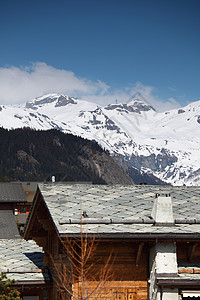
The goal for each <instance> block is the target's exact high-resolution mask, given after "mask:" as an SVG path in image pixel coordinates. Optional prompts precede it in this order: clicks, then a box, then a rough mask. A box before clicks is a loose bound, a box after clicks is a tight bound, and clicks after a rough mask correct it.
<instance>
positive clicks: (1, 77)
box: [0, 63, 109, 104]
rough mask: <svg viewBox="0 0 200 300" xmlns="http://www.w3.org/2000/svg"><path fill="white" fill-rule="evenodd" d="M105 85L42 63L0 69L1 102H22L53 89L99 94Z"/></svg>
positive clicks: (73, 92) (104, 88)
mask: <svg viewBox="0 0 200 300" xmlns="http://www.w3.org/2000/svg"><path fill="white" fill-rule="evenodd" d="M108 88H109V87H108V86H107V85H106V84H105V83H104V82H101V81H97V82H92V81H90V80H87V79H84V78H78V77H77V76H75V74H74V73H73V72H71V71H67V70H61V69H56V68H54V67H52V66H49V65H47V64H45V63H34V64H32V65H31V66H30V67H25V68H17V67H13V66H12V67H8V68H0V103H1V104H13V103H23V102H25V101H27V100H30V99H32V98H35V97H38V96H42V95H44V94H47V93H54V92H55V93H63V94H66V95H70V96H80V95H88V94H89V95H90V94H102V93H104V92H105V91H107V89H108Z"/></svg>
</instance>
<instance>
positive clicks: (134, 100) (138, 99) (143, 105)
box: [127, 92, 155, 113]
mask: <svg viewBox="0 0 200 300" xmlns="http://www.w3.org/2000/svg"><path fill="white" fill-rule="evenodd" d="M127 105H128V106H131V107H133V108H134V109H135V112H138V113H140V112H141V111H150V110H153V111H155V108H154V107H153V106H152V105H150V104H149V102H148V101H147V99H146V98H145V97H144V96H143V95H142V94H141V93H140V92H136V93H135V94H134V95H133V96H132V97H131V98H130V99H129V101H128V103H127Z"/></svg>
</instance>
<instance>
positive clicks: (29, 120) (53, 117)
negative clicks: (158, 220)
mask: <svg viewBox="0 0 200 300" xmlns="http://www.w3.org/2000/svg"><path fill="white" fill-rule="evenodd" d="M0 126H2V127H4V128H9V129H10V128H18V127H24V126H26V127H27V126H28V127H31V128H35V129H42V130H46V129H50V128H57V129H59V130H61V131H63V132H68V133H73V134H75V135H79V136H82V137H85V138H88V139H95V140H96V141H98V142H99V143H100V144H101V145H102V146H103V147H104V148H106V149H108V150H109V151H110V153H111V154H112V155H114V156H120V157H123V158H124V159H125V160H126V161H127V162H128V163H129V164H131V165H132V166H133V167H134V168H137V169H139V170H142V171H144V172H148V173H153V174H154V175H155V176H157V177H158V178H160V179H161V180H164V181H166V182H168V183H171V184H176V185H182V184H186V185H197V184H200V162H199V157H200V150H199V146H200V135H199V132H200V101H196V102H193V103H190V104H189V105H187V106H185V107H183V108H180V109H174V110H170V111H166V112H162V113H158V112H156V111H155V109H154V108H153V107H152V106H151V105H150V104H149V103H148V102H147V101H146V99H145V98H144V97H143V96H142V95H141V94H140V95H139V94H137V95H134V96H133V97H132V98H131V99H130V101H129V102H128V103H116V104H110V105H108V106H106V107H100V106H98V105H97V104H95V103H91V102H87V101H83V100H78V99H76V98H73V97H69V96H65V95H60V94H49V95H45V96H42V97H39V98H36V99H33V100H31V101H28V102H27V103H26V105H22V106H5V105H3V106H2V105H1V106H0Z"/></svg>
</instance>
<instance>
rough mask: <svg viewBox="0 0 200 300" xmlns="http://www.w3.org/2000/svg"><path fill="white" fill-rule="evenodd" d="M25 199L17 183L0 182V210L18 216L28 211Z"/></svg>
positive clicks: (19, 184)
mask: <svg viewBox="0 0 200 300" xmlns="http://www.w3.org/2000/svg"><path fill="white" fill-rule="evenodd" d="M30 206H31V205H30V203H27V199H26V196H25V193H24V190H23V187H22V184H21V183H19V182H0V210H12V211H13V214H14V213H15V214H18V213H19V214H20V213H24V212H26V211H29V210H30V209H29V208H30Z"/></svg>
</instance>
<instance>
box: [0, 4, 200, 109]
mask: <svg viewBox="0 0 200 300" xmlns="http://www.w3.org/2000/svg"><path fill="white" fill-rule="evenodd" d="M0 3H1V9H0V43H1V47H0V103H17V102H18V103H19V102H24V101H25V100H30V99H31V98H33V97H37V96H40V95H42V94H45V93H50V92H60V93H65V94H69V93H70V94H69V95H71V96H77V97H80V98H83V99H89V100H90V101H93V100H94V101H96V102H99V103H101V104H103V103H110V102H113V101H114V100H115V99H118V100H119V101H127V100H128V99H129V98H130V97H131V95H132V94H134V92H135V91H136V90H140V91H142V92H143V93H144V95H146V96H147V97H149V99H150V100H152V101H154V100H155V102H156V101H157V102H159V101H161V103H162V105H163V107H165V106H166V107H167V106H168V107H169V108H170V107H173V106H174V107H175V106H177V105H178V104H177V102H178V103H180V104H181V105H185V104H187V103H189V102H192V101H195V100H199V99H200V76H199V75H200V18H199V16H200V1H199V0H159V1H157V0H151V1H150V0H123V1H122V0H107V1H105V0H100V1H99V0H91V1H90V0H84V1H83V0H74V1H68V0H56V1H52V0H19V1H16V0H6V1H4V0H1V1H0ZM164 103H165V104H164Z"/></svg>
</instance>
